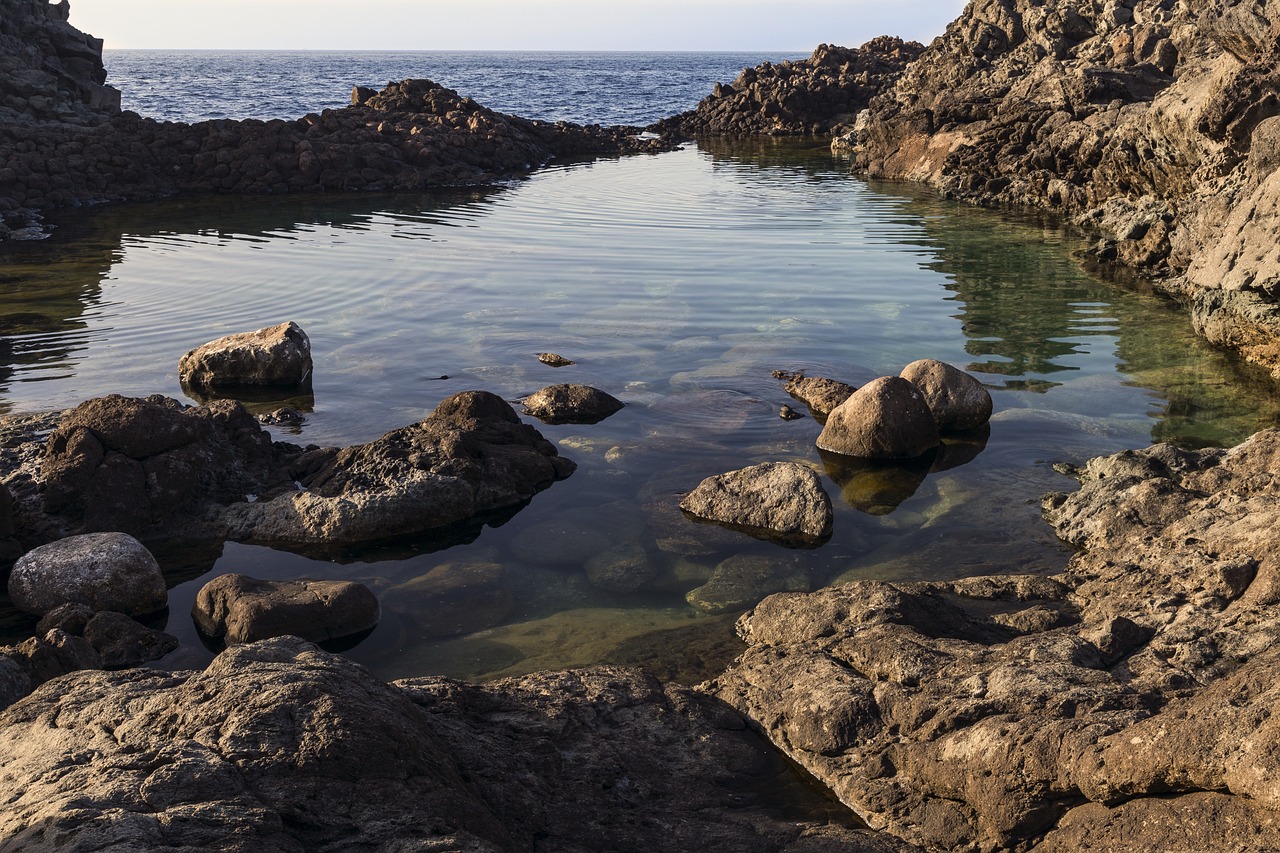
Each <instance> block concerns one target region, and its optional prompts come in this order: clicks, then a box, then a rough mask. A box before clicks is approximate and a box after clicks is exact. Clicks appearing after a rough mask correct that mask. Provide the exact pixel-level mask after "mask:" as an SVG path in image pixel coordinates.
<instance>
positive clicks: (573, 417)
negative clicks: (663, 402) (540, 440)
mask: <svg viewBox="0 0 1280 853" xmlns="http://www.w3.org/2000/svg"><path fill="white" fill-rule="evenodd" d="M522 402H523V403H524V413H525V414H526V415H533V416H534V417H535V418H537V419H538V420H540V421H543V422H544V423H549V424H594V423H599V422H600V421H602V420H604V419H605V418H607V417H609V416H610V415H612V414H616V413H617V412H620V411H622V409H623V406H624V404H623V402H622V401H621V400H619V399H618V398H616V397H614V396H612V395H611V394H608V393H606V392H604V391H601V390H600V389H599V388H592V387H591V386H590V385H573V384H559V385H548V386H547V387H546V388H543V389H542V390H541V391H536V392H534V393H533V394H530V395H529V396H528V397H525V398H524V400H523V401H522Z"/></svg>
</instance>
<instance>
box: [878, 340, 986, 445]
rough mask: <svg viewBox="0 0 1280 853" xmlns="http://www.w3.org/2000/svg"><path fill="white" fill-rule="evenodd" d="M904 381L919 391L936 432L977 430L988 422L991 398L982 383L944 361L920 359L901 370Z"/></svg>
mask: <svg viewBox="0 0 1280 853" xmlns="http://www.w3.org/2000/svg"><path fill="white" fill-rule="evenodd" d="M899 375H900V376H901V377H902V378H903V379H905V380H907V381H908V382H910V383H911V384H912V385H914V386H916V387H917V388H919V389H920V393H921V394H923V395H924V401H925V403H926V404H927V405H928V406H929V411H930V412H932V413H933V419H934V420H936V421H937V422H938V429H940V430H942V431H944V432H946V431H964V430H972V429H977V428H978V427H980V426H982V425H983V424H985V423H986V422H987V421H989V420H990V419H991V408H992V404H991V394H990V393H989V392H988V391H987V389H986V388H983V387H982V383H981V382H979V381H978V380H976V379H974V378H973V377H972V376H970V375H969V374H967V373H965V372H964V371H963V370H957V369H956V368H954V367H952V366H951V365H949V364H947V363H946V362H944V361H938V360H936V359H932V358H922V359H920V360H919V361H913V362H911V363H910V364H908V365H907V366H906V367H904V368H902V373H901V374H899Z"/></svg>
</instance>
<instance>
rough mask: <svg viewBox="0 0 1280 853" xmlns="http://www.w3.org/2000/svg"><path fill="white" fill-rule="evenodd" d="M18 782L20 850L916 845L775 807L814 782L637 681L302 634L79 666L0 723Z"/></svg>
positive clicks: (623, 674)
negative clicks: (451, 662)
mask: <svg viewBox="0 0 1280 853" xmlns="http://www.w3.org/2000/svg"><path fill="white" fill-rule="evenodd" d="M0 776H3V778H5V779H6V780H9V785H10V787H9V788H8V790H9V791H10V794H11V795H10V797H9V799H8V800H7V802H6V805H5V808H4V809H2V810H0V837H3V838H5V839H6V842H7V844H8V845H9V846H10V847H12V848H13V849H22V850H42V849H52V848H54V847H57V848H58V849H65V850H70V849H90V848H93V849H109V848H112V847H121V846H129V847H131V848H135V849H146V850H148V851H156V853H163V852H164V851H174V853H176V851H179V850H221V851H228V853H250V851H253V853H259V851H264V850H271V851H281V853H283V852H284V851H300V850H355V849H379V850H391V849H410V848H413V849H427V848H433V849H448V850H466V851H476V853H480V851H494V850H535V849H547V850H604V849H608V850H616V851H619V853H633V852H634V853H641V851H644V853H650V851H655V850H657V851H672V853H674V852H675V851H685V850H707V851H723V853H729V851H733V852H734V853H782V851H790V853H801V851H804V853H826V851H830V853H835V852H836V851H842V853H863V852H864V851H865V853H871V851H905V850H907V849H909V848H908V847H906V846H905V845H902V844H900V843H899V842H896V841H895V840H893V839H892V838H888V837H884V836H877V835H874V834H871V833H869V832H866V831H865V830H858V829H853V828H850V825H849V824H851V823H852V821H849V822H848V823H846V824H845V825H841V824H840V823H828V822H815V821H813V820H808V819H804V818H802V817H800V816H799V815H797V814H794V813H779V812H775V811H770V810H769V809H768V808H766V807H765V806H764V802H763V798H762V796H761V792H765V791H769V792H777V791H779V790H780V789H781V788H785V787H787V786H788V785H790V788H791V790H792V791H793V792H798V791H799V786H798V785H797V784H796V782H794V781H792V782H788V780H789V779H793V778H794V777H792V776H791V771H790V770H789V769H787V768H785V767H783V766H780V762H779V761H778V760H777V759H776V757H774V756H772V755H771V754H770V753H769V751H767V750H766V749H765V748H764V747H763V745H762V744H761V742H760V741H759V740H758V739H757V737H756V736H755V735H754V734H753V733H751V732H750V731H749V730H748V729H747V727H746V725H745V722H744V721H743V719H742V718H741V717H740V716H738V715H737V714H736V713H734V712H733V711H731V710H729V709H728V708H726V707H725V706H724V705H723V704H721V703H719V702H716V701H714V700H711V699H709V698H708V697H706V696H703V695H701V694H698V693H695V692H693V691H691V690H688V689H685V688H680V687H675V686H666V687H664V686H663V685H661V684H659V683H658V682H657V681H656V680H654V679H652V678H651V677H648V676H646V675H644V674H642V673H640V672H638V671H634V670H624V669H618V668H608V667H600V668H596V669H591V670H579V671H575V672H566V673H541V674H537V675H530V676H525V677H522V678H518V679H507V680H504V681H498V682H492V683H490V684H486V685H482V686H472V685H466V684H461V683H458V682H455V681H451V680H448V679H443V678H420V679H412V680H408V681H403V682H398V683H397V684H395V685H388V684H384V683H381V682H379V681H377V680H376V679H374V678H372V677H371V676H370V675H369V673H368V672H367V671H366V670H365V669H363V668H362V667H360V666H358V665H356V664H354V663H352V662H350V661H348V660H345V659H343V658H341V657H338V656H335V655H328V654H325V653H323V652H320V651H318V650H316V649H315V648H314V647H312V646H309V645H308V644H306V643H303V642H301V641H299V640H297V639H295V638H280V639H276V640H266V641H262V642H259V643H252V644H249V645H244V646H236V647H233V648H231V649H229V650H227V651H226V652H223V653H222V654H221V655H219V656H218V657H217V658H216V659H215V660H214V661H213V663H212V664H210V666H209V667H208V669H206V670H205V671H204V672H180V673H167V672H160V671H156V670H133V671H127V672H116V673H106V672H86V673H75V674H72V675H69V676H66V677H65V678H63V679H61V680H60V681H58V682H57V684H56V685H49V686H47V687H44V688H41V689H39V690H37V691H36V692H35V693H34V694H32V695H31V696H29V697H28V698H26V699H25V700H22V701H20V702H18V703H17V704H16V705H13V706H11V707H10V708H9V709H8V710H7V711H5V712H3V713H2V714H0ZM804 796H807V797H808V798H809V801H810V802H811V803H812V802H813V799H812V798H813V795H812V794H808V795H804Z"/></svg>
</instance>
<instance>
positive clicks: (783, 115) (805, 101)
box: [654, 36, 924, 136]
mask: <svg viewBox="0 0 1280 853" xmlns="http://www.w3.org/2000/svg"><path fill="white" fill-rule="evenodd" d="M923 51H924V46H923V45H921V44H919V43H918V42H913V41H912V42H904V41H903V40H902V39H899V38H891V37H889V36H881V37H879V38H876V39H872V40H871V41H869V42H867V43H866V44H864V45H863V46H862V47H860V48H848V47H838V46H836V45H826V44H823V45H819V46H818V49H817V50H815V51H814V52H813V56H811V57H809V58H808V59H805V60H801V61H799V62H780V63H778V64H776V65H775V64H773V63H770V62H766V63H764V64H762V65H759V66H756V67H755V68H746V69H743V71H742V73H741V74H739V75H738V78H737V79H736V80H734V81H733V82H732V83H717V84H716V87H715V90H714V91H713V92H712V93H711V94H710V95H708V96H707V97H705V98H703V99H702V101H701V102H700V103H699V104H698V106H697V107H696V108H694V109H692V110H690V111H689V112H686V113H681V114H680V115H678V116H674V117H672V118H669V119H666V120H664V121H661V122H659V123H658V124H657V125H655V126H654V129H655V130H658V131H666V132H675V133H680V134H684V135H688V136H698V135H702V134H708V133H718V134H740V135H754V134H760V133H768V134H787V135H795V134H808V133H831V132H833V131H834V130H836V129H837V128H840V127H842V126H843V125H845V124H848V125H850V126H852V124H853V122H854V120H855V118H856V117H857V114H858V112H859V111H861V110H863V109H865V108H866V106H867V105H868V104H869V103H870V101H871V99H872V98H873V97H875V96H876V95H878V94H880V93H881V92H883V91H884V90H885V89H886V88H888V87H889V86H890V85H891V84H892V83H893V82H894V81H895V80H896V79H897V78H898V76H899V75H900V74H901V73H902V71H903V69H904V68H906V67H907V64H908V63H910V62H911V61H912V60H914V59H915V58H916V57H918V56H919V55H920V54H921V53H922V52H923Z"/></svg>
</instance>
